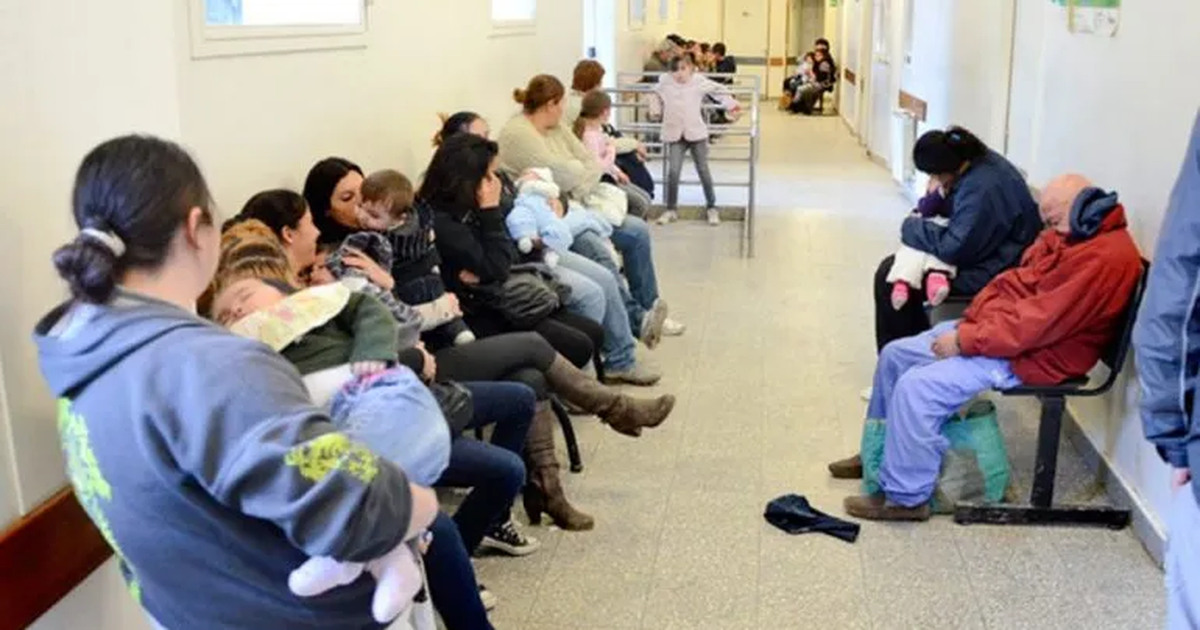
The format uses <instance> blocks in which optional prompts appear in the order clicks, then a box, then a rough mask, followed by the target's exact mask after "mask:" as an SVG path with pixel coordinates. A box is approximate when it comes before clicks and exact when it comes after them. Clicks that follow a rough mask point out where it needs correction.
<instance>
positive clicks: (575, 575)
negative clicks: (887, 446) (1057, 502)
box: [477, 110, 1163, 630]
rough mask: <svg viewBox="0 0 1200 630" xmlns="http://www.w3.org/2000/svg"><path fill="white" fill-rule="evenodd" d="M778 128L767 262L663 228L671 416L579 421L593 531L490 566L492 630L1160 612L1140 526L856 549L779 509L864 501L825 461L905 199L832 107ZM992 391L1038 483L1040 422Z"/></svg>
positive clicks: (1048, 619) (848, 426) (1115, 625)
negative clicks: (659, 421) (632, 421)
mask: <svg viewBox="0 0 1200 630" xmlns="http://www.w3.org/2000/svg"><path fill="white" fill-rule="evenodd" d="M763 136H764V141H763V150H762V159H761V170H760V173H761V176H760V184H759V198H760V204H761V207H760V213H759V225H758V230H757V234H758V252H757V257H756V258H754V259H753V260H746V259H742V258H740V257H739V256H738V233H739V232H738V231H739V230H740V227H741V226H740V224H734V223H729V224H725V225H722V226H721V227H720V228H719V229H713V228H710V227H709V226H707V225H704V224H702V223H700V222H691V223H686V224H676V225H672V226H669V227H662V228H655V230H654V234H655V247H656V250H657V251H656V256H657V261H658V263H659V271H660V277H661V278H662V280H663V284H664V287H663V289H664V290H663V294H664V297H665V298H666V299H667V300H668V301H669V302H670V305H671V309H672V315H673V316H676V317H678V318H679V319H680V320H682V321H684V322H686V323H687V324H688V325H689V327H690V328H689V330H688V332H687V335H686V336H684V337H682V338H678V339H675V338H671V339H667V340H665V341H664V342H663V344H662V346H660V347H659V349H658V350H656V351H655V352H653V353H647V354H646V356H647V357H649V358H651V359H652V360H653V361H655V362H656V363H657V364H658V365H661V367H662V368H663V369H664V371H665V373H666V378H665V379H664V380H663V384H662V385H661V386H660V389H661V391H664V392H667V391H669V392H673V393H675V394H677V395H678V396H679V405H678V407H677V410H676V412H675V415H674V416H673V417H672V418H671V420H670V421H668V422H667V423H666V424H665V425H664V426H663V427H662V428H660V429H658V430H654V431H647V432H646V433H645V435H643V437H642V438H641V439H638V440H631V439H629V438H626V437H623V436H621V435H618V434H616V433H614V432H612V431H610V430H607V429H606V428H604V427H602V426H601V425H599V424H598V423H597V422H596V421H595V420H594V419H583V418H577V419H576V428H577V430H578V432H579V438H580V444H581V446H582V447H583V449H584V453H583V456H584V465H585V470H584V472H583V473H582V474H579V475H571V474H568V473H566V472H565V471H564V475H563V476H564V480H565V482H566V483H567V487H568V492H569V496H570V497H571V498H572V500H573V502H575V504H576V505H578V506H579V507H580V508H582V509H584V510H585V511H587V512H589V513H591V514H592V515H594V516H595V517H596V522H597V525H596V529H595V531H593V532H585V533H578V534H575V533H563V532H560V531H557V530H553V529H549V528H546V527H530V528H526V530H525V531H526V533H528V534H530V535H532V536H535V537H537V538H539V539H540V540H541V541H542V543H543V548H542V549H541V550H540V551H539V552H538V553H536V554H534V555H532V556H529V557H527V558H507V557H495V556H489V557H485V558H481V559H479V560H478V561H477V566H478V567H479V573H480V578H481V580H482V581H483V582H484V583H486V584H487V585H488V587H489V588H490V589H491V590H492V591H493V592H495V593H496V594H497V595H498V596H499V597H500V605H499V607H498V608H497V609H496V610H495V611H494V612H493V617H492V618H493V619H494V620H495V622H496V624H497V627H499V628H502V629H504V630H512V629H520V630H628V629H636V628H643V629H646V630H718V629H720V630H749V629H757V628H762V629H772V630H774V629H814V630H816V629H824V628H829V629H838V630H841V629H847V630H849V629H870V628H873V629H875V630H898V629H899V630H902V629H909V628H912V629H922V630H925V629H937V628H946V629H956V630H957V629H974V628H991V629H1000V628H1003V629H1006V630H1017V629H1021V628H1036V629H1038V630H1048V629H1053V628H1064V629H1066V628H1072V629H1073V628H1088V629H1097V628H1111V629H1113V630H1138V629H1152V628H1160V627H1162V626H1163V619H1162V611H1161V609H1162V608H1163V604H1162V602H1163V588H1162V575H1161V573H1160V572H1159V570H1158V569H1157V568H1156V567H1155V566H1154V564H1153V562H1152V561H1151V559H1150V558H1149V556H1148V555H1147V554H1146V553H1145V552H1144V551H1143V550H1142V548H1141V546H1140V544H1139V543H1138V542H1137V541H1136V540H1135V538H1134V537H1133V535H1132V534H1131V533H1130V532H1128V531H1124V532H1109V531H1100V530H1069V529H1062V530H1059V529H1015V528H989V527H982V526H976V527H969V528H967V527H960V526H956V525H954V524H953V522H951V521H950V520H949V519H948V518H946V517H937V518H935V519H934V520H933V521H932V522H930V523H925V524H917V525H907V524H906V525H878V524H870V523H868V524H865V525H864V526H863V531H862V534H861V536H860V538H859V540H858V542H857V543H856V544H853V545H850V544H846V543H844V542H841V541H839V540H836V539H834V538H831V537H826V536H823V535H820V534H808V535H802V536H795V537H793V536H788V535H786V534H784V533H782V532H780V531H778V530H776V529H774V528H772V527H771V526H770V525H768V524H767V523H766V522H765V521H764V520H763V518H762V511H763V508H764V506H765V504H766V503H767V502H768V501H769V500H771V499H773V498H775V497H777V496H779V495H781V494H784V493H789V492H794V493H797V494H803V495H806V496H807V497H808V498H809V499H810V500H811V501H812V502H813V504H814V505H815V506H816V507H818V508H820V509H823V510H826V511H829V512H831V513H834V514H840V513H841V501H842V498H843V497H844V496H846V495H849V494H853V493H856V492H857V489H858V486H857V483H856V482H839V481H834V480H832V479H830V478H829V476H828V474H827V472H826V470H825V464H826V463H827V462H828V461H830V460H833V459H837V458H840V457H842V456H845V455H849V454H851V453H853V452H854V451H855V450H856V449H857V447H858V440H859V432H860V426H861V422H862V415H863V410H864V403H863V402H862V401H861V400H860V399H859V397H858V392H859V390H861V389H862V388H863V387H865V386H866V385H867V384H869V381H870V376H871V373H872V368H873V360H874V340H873V328H872V321H871V308H870V299H871V289H870V279H871V275H872V273H873V271H874V268H875V266H876V265H877V263H878V261H879V259H880V258H882V257H883V256H885V255H886V254H888V253H890V252H891V251H892V250H893V249H894V247H895V245H896V239H897V226H898V225H899V223H900V221H901V219H902V218H903V216H904V215H905V213H906V209H907V203H906V202H905V201H904V200H903V199H902V198H901V197H900V196H899V194H898V193H897V190H896V187H895V186H894V185H893V183H892V182H891V179H890V176H889V174H888V173H887V172H886V171H884V170H883V169H882V168H880V167H878V166H876V165H874V164H872V163H871V162H869V161H868V160H867V159H866V158H865V157H864V153H863V150H862V149H861V148H860V147H859V146H858V145H857V143H856V142H855V141H854V140H853V138H851V137H850V135H849V134H848V133H847V131H846V129H845V127H844V126H843V124H842V122H841V120H840V119H838V118H836V117H827V118H809V119H803V118H791V117H785V116H783V115H781V114H778V113H777V112H775V111H773V110H772V111H767V112H765V114H764V121H763ZM724 170H725V169H721V170H720V172H724ZM732 173H734V174H736V171H732ZM718 177H720V175H719V174H718ZM694 194H695V192H694V191H692V192H690V193H689V195H694ZM686 198H690V196H689V197H686ZM1000 405H1001V410H1002V416H1001V417H1002V424H1003V425H1004V429H1005V432H1006V434H1007V436H1008V437H1009V449H1010V454H1011V456H1012V459H1013V464H1014V475H1015V477H1016V479H1017V482H1018V491H1020V492H1026V490H1025V488H1027V481H1028V476H1029V474H1030V471H1031V469H1032V458H1033V450H1034V444H1033V442H1034V428H1035V424H1036V422H1035V418H1036V415H1035V414H1034V412H1033V409H1032V408H1031V407H1028V406H1021V405H1017V404H1013V403H1012V401H1003V402H1001V403H1000ZM560 459H561V460H562V461H563V462H564V463H565V461H566V458H565V454H561V455H560ZM1059 469H1060V472H1059V479H1060V482H1059V484H1060V485H1059V487H1060V494H1061V495H1062V496H1063V497H1064V498H1066V499H1075V500H1086V499H1087V497H1088V496H1089V493H1090V494H1092V495H1094V494H1095V492H1096V490H1095V488H1093V487H1092V485H1093V484H1092V483H1091V480H1089V479H1088V478H1087V476H1086V474H1085V472H1084V468H1083V464H1082V462H1081V461H1080V459H1079V457H1078V456H1077V455H1076V454H1075V453H1074V452H1073V451H1072V450H1071V449H1070V448H1069V447H1066V446H1064V451H1063V454H1062V457H1061V459H1060V464H1059ZM517 514H518V515H519V518H520V519H521V520H522V521H523V520H524V514H523V513H520V512H519V511H518V513H517Z"/></svg>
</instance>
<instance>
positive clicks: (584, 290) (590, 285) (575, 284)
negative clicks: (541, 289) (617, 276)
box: [554, 264, 608, 324]
mask: <svg viewBox="0 0 1200 630" xmlns="http://www.w3.org/2000/svg"><path fill="white" fill-rule="evenodd" d="M554 273H555V274H557V275H558V279H559V281H560V282H562V283H563V284H565V285H567V286H569V287H571V297H569V298H567V302H566V304H563V308H565V309H566V310H567V311H569V312H571V313H575V314H576V315H582V316H583V317H586V318H588V319H590V320H592V321H594V322H596V323H597V324H601V323H603V322H604V316H605V314H606V313H605V311H606V310H607V307H608V302H607V301H606V299H605V297H604V289H603V288H601V287H600V285H598V284H596V283H595V282H593V281H592V279H591V278H589V277H587V276H586V275H584V274H582V273H579V272H578V271H575V270H574V269H568V268H567V267H566V266H565V265H561V264H560V265H559V266H558V267H556V268H555V269H554Z"/></svg>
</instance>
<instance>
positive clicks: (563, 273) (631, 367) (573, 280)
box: [421, 134, 663, 386]
mask: <svg viewBox="0 0 1200 630" xmlns="http://www.w3.org/2000/svg"><path fill="white" fill-rule="evenodd" d="M466 139H469V140H475V141H476V142H469V141H467V140H466ZM571 139H572V140H573V141H574V142H576V143H578V142H579V141H578V140H577V139H575V137H574V136H572V137H571ZM452 142H455V143H456V144H455V150H454V151H453V152H447V151H446V147H447V146H449V145H450V143H452ZM581 146H582V145H581ZM496 150H497V145H496V143H494V142H491V141H489V140H485V139H482V138H479V137H478V136H474V135H470V134H460V135H459V136H455V137H453V138H450V139H448V140H447V141H446V144H443V145H442V147H441V148H440V149H439V150H438V152H437V154H435V155H434V158H433V162H432V163H431V164H430V167H429V171H428V172H427V173H426V175H425V183H424V185H423V186H422V187H421V199H422V202H423V203H426V204H429V205H431V206H432V207H434V208H435V209H439V210H441V211H442V212H450V213H452V214H462V213H464V212H468V211H471V210H475V211H479V210H480V209H482V208H489V209H493V206H488V205H481V203H482V201H481V200H480V199H479V198H478V196H477V194H478V193H477V191H479V190H480V186H482V185H485V184H486V185H494V186H495V189H496V193H497V199H496V200H495V204H494V209H495V210H496V213H495V220H496V223H497V224H498V225H499V228H500V230H499V232H498V233H497V234H498V235H499V236H502V237H503V238H504V240H505V242H504V243H502V244H501V243H495V242H491V241H488V242H485V243H484V246H483V249H482V253H483V255H484V256H485V257H486V261H485V262H484V264H486V265H487V268H485V269H483V273H484V274H485V275H486V276H487V278H486V279H485V278H482V276H480V278H481V279H482V282H483V283H485V284H486V283H490V282H503V281H504V280H505V279H507V278H508V268H509V267H510V266H511V265H512V264H513V263H514V262H516V260H517V252H516V248H515V247H514V246H513V244H512V242H511V240H509V235H508V232H507V230H506V228H505V226H504V217H505V209H504V208H503V207H502V206H501V197H502V191H503V184H502V183H501V181H500V179H499V176H497V175H495V162H496V156H495V151H496ZM589 157H590V154H589ZM593 161H595V160H594V158H593ZM481 182H482V183H481ZM563 188H564V189H566V188H568V186H563ZM479 214H480V216H489V218H490V215H488V214H484V213H483V212H480V213H479ZM441 225H443V223H441V222H439V223H438V226H439V227H438V228H437V233H438V234H439V243H438V247H439V250H441V251H442V259H443V260H444V261H445V262H446V263H447V265H445V266H444V267H443V269H442V272H443V275H446V274H447V273H448V272H447V267H449V266H450V264H451V260H450V259H449V254H447V250H448V249H449V248H451V247H452V245H447V244H446V243H445V242H444V240H442V237H441V234H442V229H441V227H440V226H441ZM452 226H453V224H451V227H452ZM486 235H487V236H489V237H490V236H491V234H490V232H488V233H487V234H486ZM450 251H452V252H453V253H454V254H457V255H461V254H462V253H463V252H457V251H453V250H450ZM457 262H458V263H459V264H460V265H462V264H463V263H464V261H463V260H462V259H460V260H459V261H457ZM574 262H579V263H580V264H579V265H576V264H574ZM468 269H469V267H468ZM470 271H471V273H475V274H477V273H479V271H478V270H474V269H470ZM497 272H500V273H497ZM453 273H454V274H457V273H458V270H454V272H453ZM558 274H559V276H560V279H561V280H563V281H564V282H565V283H566V284H568V285H570V286H571V287H572V293H575V292H576V291H578V290H580V289H583V290H584V291H586V292H588V293H595V294H596V297H598V304H597V305H595V306H598V308H592V309H590V310H583V311H582V313H583V314H586V315H588V316H589V317H591V318H592V319H595V320H596V321H599V322H600V323H601V324H603V326H604V345H603V353H602V354H603V359H604V376H603V379H604V380H606V381H607V382H611V383H624V384H628V385H640V386H650V385H654V384H655V383H657V382H658V381H659V380H660V379H661V378H662V376H661V374H659V373H658V372H657V371H655V370H652V369H649V368H648V367H646V366H645V364H644V363H642V362H640V361H638V360H637V356H636V350H635V349H636V343H637V342H636V340H635V339H634V336H633V332H632V329H631V324H630V318H629V315H628V313H627V311H626V309H625V303H624V300H623V299H622V297H621V292H620V290H619V289H618V288H617V284H616V281H615V278H614V277H613V276H612V274H611V273H610V272H609V271H608V270H607V269H605V268H604V267H602V266H601V265H599V264H596V263H593V261H591V260H589V259H587V258H585V257H583V256H577V257H576V259H575V260H573V261H572V263H571V264H567V263H564V264H562V265H560V266H559V268H558ZM451 275H453V274H451ZM452 281H456V282H459V286H460V287H463V289H464V290H465V291H470V290H471V289H470V287H469V286H464V284H463V282H462V279H461V278H454V279H451V278H448V279H447V283H449V282H452ZM585 295H586V294H585ZM569 306H570V310H572V311H574V312H580V311H581V308H580V306H579V305H569ZM583 306H587V305H586V304H585V305H583ZM476 310H477V311H479V310H480V309H476ZM597 311H598V312H597ZM657 312H659V313H662V312H663V307H662V306H661V305H659V307H658V311H657ZM476 317H478V315H477V316H476ZM662 320H663V317H661V316H660V317H658V319H657V320H654V321H652V322H651V324H653V326H654V328H655V329H654V331H653V333H654V335H661V322H662ZM484 325H486V324H484ZM493 325H494V324H493Z"/></svg>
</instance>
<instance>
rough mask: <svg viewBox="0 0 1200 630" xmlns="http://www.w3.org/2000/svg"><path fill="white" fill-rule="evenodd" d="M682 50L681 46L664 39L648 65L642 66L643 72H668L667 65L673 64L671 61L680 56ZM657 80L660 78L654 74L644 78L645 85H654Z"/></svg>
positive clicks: (652, 54) (647, 62)
mask: <svg viewBox="0 0 1200 630" xmlns="http://www.w3.org/2000/svg"><path fill="white" fill-rule="evenodd" d="M681 48H682V45H681V44H676V43H675V42H673V41H671V40H670V39H664V40H663V41H661V42H659V44H658V46H657V47H656V48H655V49H654V52H652V53H650V58H649V59H647V60H646V64H645V65H644V66H642V70H644V71H646V72H653V73H661V72H667V64H669V63H671V59H673V58H674V57H675V56H676V55H678V54H679V51H680V49H681ZM657 80H658V77H656V76H655V75H653V74H651V75H646V76H645V77H643V78H642V82H643V83H654V82H655V81H657Z"/></svg>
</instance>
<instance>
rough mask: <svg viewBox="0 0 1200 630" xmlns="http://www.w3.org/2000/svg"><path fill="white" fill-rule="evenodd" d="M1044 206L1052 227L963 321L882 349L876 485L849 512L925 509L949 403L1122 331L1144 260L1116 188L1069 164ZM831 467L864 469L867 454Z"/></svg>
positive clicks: (1076, 370)
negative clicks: (882, 429)
mask: <svg viewBox="0 0 1200 630" xmlns="http://www.w3.org/2000/svg"><path fill="white" fill-rule="evenodd" d="M1039 211H1040V214H1041V217H1042V219H1043V220H1044V221H1045V224H1046V226H1047V227H1046V229H1045V230H1043V231H1042V232H1041V234H1040V235H1039V236H1038V239H1037V241H1035V242H1034V243H1033V245H1031V246H1030V247H1029V249H1028V250H1027V251H1026V252H1025V255H1024V257H1023V258H1022V260H1021V264H1020V266H1018V267H1016V268H1014V269H1010V270H1009V271H1006V272H1004V273H1002V274H1000V275H999V276H997V277H996V278H995V279H994V280H992V281H991V282H989V283H988V285H987V286H986V287H985V288H984V289H983V291H981V292H980V293H979V295H977V296H975V299H974V300H972V302H971V306H970V308H968V309H967V311H966V313H965V314H964V315H963V317H962V319H961V320H959V321H953V322H945V323H943V324H940V325H938V326H936V327H935V328H933V329H932V330H930V331H928V332H925V333H922V334H920V335H917V336H915V337H909V338H906V339H901V340H898V341H894V342H892V343H890V344H888V345H887V347H885V348H884V349H883V352H882V353H880V355H879V361H878V363H877V364H876V368H875V387H874V391H873V393H872V396H871V401H870V406H869V407H868V408H867V417H868V418H873V419H882V420H884V421H885V422H886V427H887V431H886V438H885V440H886V441H885V443H884V451H883V463H882V465H881V468H880V472H879V483H880V485H881V487H882V488H883V492H882V493H881V494H876V495H870V496H853V497H848V498H847V499H846V501H845V509H846V513H847V514H850V515H851V516H856V517H859V518H865V519H869V520H926V519H928V518H929V515H930V507H929V500H930V497H932V496H933V492H934V489H935V485H936V484H937V478H938V471H939V469H940V468H941V463H942V456H943V454H944V453H945V451H946V448H947V442H946V439H945V438H944V437H943V436H942V434H941V429H942V425H943V424H944V423H945V422H946V419H947V418H948V417H949V416H950V415H951V414H953V413H954V412H955V411H956V410H958V409H959V408H960V407H961V406H962V405H964V404H966V403H967V402H969V401H970V400H971V399H972V398H974V397H975V396H977V395H979V394H981V393H983V392H985V391H988V390H992V389H999V390H1005V389H1012V388H1013V387H1018V386H1020V385H1035V386H1036V385H1055V384H1058V383H1061V382H1063V381H1066V380H1068V379H1071V378H1077V377H1080V376H1083V375H1086V374H1087V373H1088V371H1089V370H1091V369H1092V367H1094V366H1095V364H1096V362H1097V361H1099V360H1100V358H1101V354H1102V353H1103V351H1104V349H1105V348H1106V347H1107V346H1108V345H1109V344H1110V343H1112V340H1113V338H1114V336H1115V335H1117V334H1119V333H1120V331H1119V327H1120V324H1121V321H1122V315H1123V314H1124V312H1125V310H1126V308H1127V307H1128V305H1129V302H1130V300H1131V299H1132V296H1133V291H1134V288H1135V287H1136V286H1137V283H1138V279H1139V278H1140V277H1141V274H1142V259H1141V254H1139V253H1138V249H1137V245H1135V244H1134V242H1133V238H1132V237H1131V236H1130V234H1129V230H1128V229H1127V228H1128V224H1127V223H1126V218H1125V210H1124V208H1123V207H1122V206H1121V204H1120V203H1119V201H1118V199H1117V195H1116V193H1106V192H1104V191H1102V190H1100V189H1098V188H1094V187H1092V185H1091V183H1090V182H1089V181H1088V180H1087V179H1086V178H1084V177H1082V176H1080V175H1064V176H1061V177H1059V178H1057V179H1055V180H1054V181H1052V182H1050V184H1049V185H1048V186H1047V187H1046V189H1045V191H1044V192H1043V194H1042V200H1041V207H1040V209H1039ZM829 469H830V472H831V473H832V474H833V475H834V476H835V477H839V478H848V477H855V476H858V477H861V476H862V460H861V458H860V457H858V456H855V457H852V458H849V459H846V460H841V461H838V462H834V463H833V464H830V466H829Z"/></svg>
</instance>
